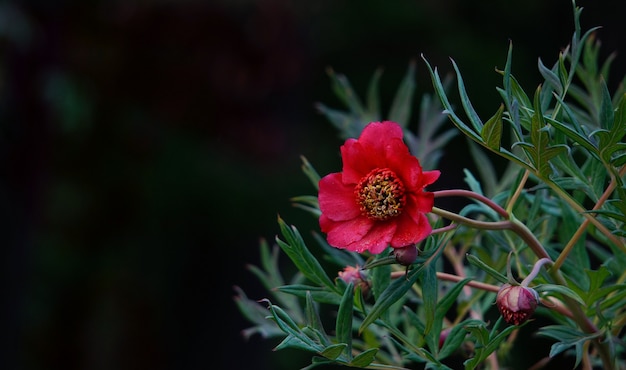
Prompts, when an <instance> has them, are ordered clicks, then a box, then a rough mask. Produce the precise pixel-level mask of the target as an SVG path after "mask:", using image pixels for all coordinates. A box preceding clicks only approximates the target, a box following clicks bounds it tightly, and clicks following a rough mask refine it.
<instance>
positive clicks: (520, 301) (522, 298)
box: [496, 284, 539, 325]
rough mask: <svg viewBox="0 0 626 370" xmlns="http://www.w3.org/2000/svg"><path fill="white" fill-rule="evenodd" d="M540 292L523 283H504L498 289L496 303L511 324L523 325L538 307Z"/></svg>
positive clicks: (505, 319)
mask: <svg viewBox="0 0 626 370" xmlns="http://www.w3.org/2000/svg"><path fill="white" fill-rule="evenodd" d="M538 303H539V294H537V292H536V291H535V290H534V289H532V288H528V287H524V286H521V285H511V284H504V285H502V287H501V288H500V291H498V295H497V297H496V305H497V306H498V310H499V311H500V314H501V315H502V317H503V318H504V321H506V322H507V323H509V324H513V325H521V324H523V323H524V322H526V320H528V319H529V318H530V317H531V316H532V314H533V313H534V312H535V309H536V308H537V304H538Z"/></svg>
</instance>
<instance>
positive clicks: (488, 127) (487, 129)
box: [480, 104, 504, 151]
mask: <svg viewBox="0 0 626 370" xmlns="http://www.w3.org/2000/svg"><path fill="white" fill-rule="evenodd" d="M503 112H504V104H500V108H498V111H497V112H496V113H495V114H494V115H493V116H492V117H491V118H489V120H488V121H487V122H485V125H484V126H483V128H482V130H481V131H480V136H481V137H482V138H483V141H484V142H485V144H486V145H487V146H488V147H489V148H491V149H493V150H494V151H499V150H500V141H501V140H502V113H503Z"/></svg>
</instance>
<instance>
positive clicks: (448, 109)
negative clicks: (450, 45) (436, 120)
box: [422, 55, 482, 143]
mask: <svg viewBox="0 0 626 370" xmlns="http://www.w3.org/2000/svg"><path fill="white" fill-rule="evenodd" d="M422 59H424V62H426V66H427V67H428V72H429V73H430V76H431V79H432V82H433V87H434V88H435V92H436V93H437V95H438V96H439V99H440V100H441V103H442V104H443V107H444V109H445V110H444V113H445V114H447V115H448V117H450V120H451V121H452V123H454V125H455V126H457V128H458V129H459V130H461V132H463V133H464V134H465V135H467V136H468V137H470V138H471V139H472V140H475V141H476V142H478V143H482V138H481V137H480V136H479V135H478V134H477V133H476V132H474V131H473V130H472V129H471V128H470V127H469V126H467V125H466V124H465V122H463V120H461V119H460V118H459V117H458V116H457V115H456V114H455V113H454V108H453V107H452V104H450V101H449V100H448V97H447V95H446V91H445V88H444V87H443V84H442V83H441V78H440V77H439V74H438V72H437V68H436V67H435V69H433V68H432V67H431V66H430V64H429V63H428V61H427V60H426V59H425V58H424V56H423V55H422Z"/></svg>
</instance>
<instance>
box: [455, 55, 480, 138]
mask: <svg viewBox="0 0 626 370" xmlns="http://www.w3.org/2000/svg"><path fill="white" fill-rule="evenodd" d="M450 60H451V61H452V66H453V67H454V71H455V72H456V79H457V85H458V89H459V96H460V97H461V104H462V105H463V109H464V110H465V114H467V118H468V119H469V120H470V122H471V124H472V126H473V127H474V130H476V132H481V131H482V128H483V123H482V121H481V120H480V117H478V113H476V110H475V109H474V107H473V106H472V102H471V101H470V99H469V96H468V95H467V91H466V89H465V83H464V82H463V77H462V76H461V71H459V67H458V66H457V64H456V62H455V61H454V60H453V59H450Z"/></svg>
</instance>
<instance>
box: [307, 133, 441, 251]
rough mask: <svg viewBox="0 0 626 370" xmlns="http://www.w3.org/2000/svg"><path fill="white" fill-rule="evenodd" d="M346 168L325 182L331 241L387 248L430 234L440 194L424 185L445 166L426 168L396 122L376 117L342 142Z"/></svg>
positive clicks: (322, 194)
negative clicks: (356, 136) (354, 136)
mask: <svg viewBox="0 0 626 370" xmlns="http://www.w3.org/2000/svg"><path fill="white" fill-rule="evenodd" d="M341 157H342V160H343V172H337V173H331V174H329V175H327V176H325V177H324V178H322V179H321V180H320V182H319V195H318V199H319V205H320V210H321V212H322V214H321V216H320V220H319V222H320V227H321V229H322V231H323V232H325V233H326V234H327V240H328V243H329V244H330V245H332V246H333V247H336V248H341V249H348V250H351V251H356V252H359V253H360V252H364V251H366V250H368V251H370V253H373V254H378V253H381V252H382V251H383V250H384V249H385V248H387V246H389V245H391V247H393V248H401V247H405V246H407V245H410V244H415V243H417V242H419V241H421V240H423V239H425V238H426V237H427V236H428V235H429V234H430V232H431V230H432V228H431V226H430V223H429V222H428V219H427V217H426V213H427V212H430V211H431V210H432V208H433V204H434V195H433V193H429V192H426V191H424V187H426V186H427V185H429V184H432V183H433V182H435V180H437V178H439V171H425V172H424V171H422V167H421V166H420V163H419V160H418V159H417V158H416V157H414V156H413V155H411V153H409V149H408V148H407V146H406V144H405V143H404V141H403V140H402V128H401V127H400V126H399V125H398V124H397V123H395V122H391V121H385V122H372V123H370V124H368V125H367V126H366V127H365V128H364V129H363V132H362V133H361V136H360V137H359V139H358V140H357V139H348V140H346V142H345V143H344V145H342V146H341Z"/></svg>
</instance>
